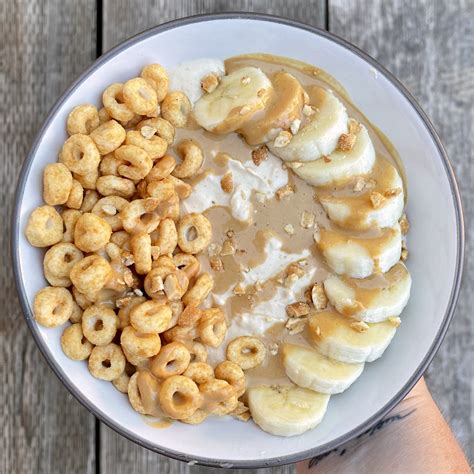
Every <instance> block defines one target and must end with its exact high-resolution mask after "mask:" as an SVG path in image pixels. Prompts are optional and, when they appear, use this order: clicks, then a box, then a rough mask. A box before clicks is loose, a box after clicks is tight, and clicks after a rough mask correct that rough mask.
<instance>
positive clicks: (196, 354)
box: [184, 341, 207, 362]
mask: <svg viewBox="0 0 474 474" xmlns="http://www.w3.org/2000/svg"><path fill="white" fill-rule="evenodd" d="M184 344H185V345H186V347H187V348H188V349H189V353H190V354H191V362H206V361H207V349H206V346H205V345H204V344H202V343H200V342H197V341H186V342H184Z"/></svg>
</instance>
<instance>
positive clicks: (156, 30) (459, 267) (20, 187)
mask: <svg viewBox="0 0 474 474" xmlns="http://www.w3.org/2000/svg"><path fill="white" fill-rule="evenodd" d="M241 19H244V20H253V21H266V22H270V23H278V24H281V25H285V26H291V27H293V28H298V29H301V30H305V31H309V32H311V33H313V34H315V35H317V36H321V37H323V38H325V39H328V40H329V41H332V42H334V43H336V44H338V45H340V46H342V47H344V48H346V49H348V50H349V51H351V52H352V53H354V54H355V55H357V56H359V57H360V58H362V59H363V60H364V61H366V62H367V63H368V64H370V65H371V66H372V67H374V68H375V69H376V70H377V71H378V72H379V73H381V74H383V76H384V77H385V78H386V79H388V80H389V81H390V82H391V83H392V84H393V85H394V86H395V87H396V88H397V89H398V91H399V92H401V93H402V95H403V96H404V97H405V98H406V99H407V100H408V101H409V102H410V104H411V106H412V107H413V108H414V109H415V111H416V112H417V114H418V115H419V117H420V118H421V120H422V122H423V123H424V125H425V127H426V130H427V131H428V133H429V134H430V135H431V137H432V139H433V141H434V143H435V144H436V146H437V148H438V151H439V154H440V156H441V159H442V162H443V166H444V169H445V172H446V175H447V177H448V180H449V184H450V188H451V194H452V197H453V201H454V205H455V212H456V236H457V258H456V273H455V277H454V281H453V286H452V289H451V294H450V299H449V303H448V306H447V309H446V313H445V315H444V318H443V322H442V324H441V327H440V329H439V331H438V333H437V334H436V337H435V338H434V340H433V343H432V344H431V347H430V349H429V350H428V352H427V353H426V355H425V357H424V358H423V361H422V362H421V363H420V365H419V366H418V368H417V369H416V370H415V372H414V373H413V375H412V376H411V377H410V379H409V380H407V382H406V383H405V385H404V386H403V388H402V389H401V390H400V391H399V392H398V393H396V394H395V395H394V396H393V397H392V399H391V400H390V401H389V402H388V403H387V404H386V405H385V406H384V407H383V408H381V409H380V410H379V411H377V412H376V413H375V414H374V415H372V416H371V417H370V418H368V419H367V420H366V421H365V422H364V423H361V424H360V425H359V426H357V427H356V428H354V429H353V430H351V431H349V432H347V433H345V434H344V435H342V436H340V437H338V438H336V439H335V440H333V441H331V442H329V443H326V444H323V445H320V446H317V447H315V448H312V449H309V450H305V451H301V452H299V453H296V454H292V455H288V456H282V457H272V458H268V459H255V460H252V459H250V460H245V461H242V460H234V459H226V460H215V459H212V458H207V457H199V456H189V455H187V454H185V453H183V452H180V451H175V450H171V449H167V448H163V447H161V446H157V445H154V444H152V443H149V442H148V441H146V440H143V439H141V438H139V437H137V436H136V435H135V434H134V433H132V432H131V431H129V430H128V429H127V428H126V427H124V426H122V425H120V424H119V423H117V422H116V421H115V420H113V419H111V418H110V417H109V416H108V415H106V414H105V413H104V412H102V411H101V410H99V409H98V408H97V407H96V406H95V405H94V404H93V403H91V402H90V401H89V400H88V399H87V398H86V397H84V396H83V395H82V394H80V393H78V392H77V391H76V389H75V387H74V386H73V385H72V384H71V383H70V382H69V381H68V379H67V378H66V375H65V372H64V371H63V369H62V368H61V366H60V365H59V364H58V363H57V362H56V361H55V360H54V358H53V356H52V354H51V352H50V351H49V349H48V348H47V347H46V345H45V344H44V343H43V340H42V338H41V336H40V333H39V330H38V327H37V324H36V322H35V321H34V318H33V314H32V311H31V308H30V306H29V304H28V299H27V295H26V292H25V288H24V286H23V279H22V273H21V268H20V254H19V244H18V242H19V235H20V221H19V212H20V202H21V200H22V197H23V194H24V189H25V185H26V181H27V179H28V176H29V171H30V168H31V165H32V163H33V160H34V157H35V155H36V151H37V149H38V146H39V143H40V141H41V138H42V136H43V134H44V132H45V130H46V128H47V127H48V125H49V124H50V122H51V120H52V119H53V117H54V115H55V114H56V112H57V111H58V110H59V109H60V108H61V106H62V104H63V103H64V102H65V101H66V99H67V98H68V97H69V96H70V95H71V94H72V92H74V90H75V89H76V88H77V87H78V86H79V84H81V83H82V82H84V81H85V80H87V78H88V77H89V75H90V74H91V73H92V72H93V71H95V70H96V69H98V68H99V67H100V66H101V65H103V64H105V63H106V62H107V61H109V60H110V59H112V58H113V57H114V56H116V55H117V54H119V53H121V52H123V51H124V50H126V49H127V48H128V47H130V46H132V45H134V44H135V43H137V42H140V41H142V40H144V39H146V38H149V37H151V36H155V35H158V34H160V33H162V32H164V31H167V30H170V29H173V28H176V27H180V26H185V25H190V24H194V23H202V22H208V21H216V20H241ZM11 228H12V231H11V239H10V242H11V254H12V262H13V273H14V277H15V284H16V287H17V292H18V296H19V300H20V304H21V308H22V310H23V314H24V316H25V319H26V322H27V324H28V327H29V329H30V331H31V333H32V334H33V338H34V340H35V342H36V344H37V346H38V348H39V349H40V351H41V353H42V355H43V357H44V358H45V359H46V361H47V362H48V364H49V365H50V367H51V368H52V370H53V372H54V373H55V374H56V376H57V377H58V378H59V380H60V381H61V382H62V383H63V384H64V385H65V387H66V388H67V389H68V390H69V392H70V393H71V394H72V395H73V396H74V397H75V398H76V399H77V400H78V401H79V403H81V404H82V405H83V406H84V407H85V408H86V409H87V410H89V411H90V412H91V413H92V414H94V415H95V416H96V417H97V418H98V419H99V420H100V421H102V422H103V423H105V424H106V425H107V426H109V427H110V428H111V429H113V430H114V431H116V432H117V433H119V434H120V435H122V436H124V437H125V438H127V439H129V440H130V441H133V442H134V443H136V444H138V445H140V446H143V447H144V448H147V449H149V450H151V451H154V452H156V453H158V454H161V455H164V456H168V457H170V458H173V459H177V460H179V461H183V462H186V463H191V464H200V465H203V466H209V467H225V468H235V469H238V468H244V469H258V468H264V467H272V466H282V465H285V464H290V463H295V462H298V461H303V460H306V459H310V458H313V457H316V456H320V455H321V454H324V453H327V452H328V451H331V450H333V449H335V448H337V447H339V446H340V445H342V444H344V443H346V442H348V441H350V440H351V439H354V438H355V437H357V436H359V435H360V434H362V433H364V432H365V431H366V430H369V429H371V428H372V427H373V426H374V425H375V424H376V423H378V422H379V421H380V420H381V419H382V418H383V417H384V416H385V415H386V414H387V413H388V412H389V411H390V410H392V409H393V408H394V407H395V406H396V405H397V404H398V403H399V402H400V401H401V400H402V399H403V398H404V397H405V396H406V395H407V394H408V392H409V391H410V390H411V389H412V388H413V386H414V385H415V384H416V382H417V381H418V380H419V379H420V378H421V376H422V375H423V373H424V372H425V370H426V369H427V367H428V366H429V364H430V362H431V361H432V359H433V357H434V356H435V354H436V352H437V350H438V349H439V347H440V345H441V343H442V341H443V339H444V337H445V335H446V332H447V330H448V327H449V324H450V323H451V320H452V318H453V315H454V311H455V308H456V304H457V300H458V297H459V291H460V286H461V279H462V273H463V264H464V217H463V209H462V201H461V196H460V193H459V188H458V185H457V182H456V178H455V175H454V172H453V168H452V166H451V163H450V161H449V158H448V155H447V153H446V150H445V148H444V146H443V144H442V143H441V140H440V138H439V136H438V134H437V132H436V130H435V128H434V126H433V124H432V123H431V121H430V119H429V118H428V116H427V115H426V113H425V112H424V111H423V109H422V108H421V107H420V105H419V104H418V103H417V101H416V100H415V99H414V97H413V96H412V95H411V94H410V92H408V90H407V89H406V88H405V86H404V85H403V84H402V83H401V82H400V81H399V80H398V79H397V78H396V77H395V76H394V75H393V74H392V73H390V72H389V71H388V70H387V69H385V68H384V67H383V66H381V65H380V64H379V63H378V62H377V61H376V60H375V59H373V58H372V57H371V56H369V55H368V54H367V53H365V52H364V51H362V50H360V49H359V48H358V47H356V46H354V45H353V44H351V43H349V42H348V41H346V40H344V39H342V38H340V37H339V36H337V35H335V34H333V33H330V32H328V31H326V30H322V29H320V28H316V27H314V26H310V25H306V24H304V23H301V22H298V21H294V20H289V19H287V18H283V17H279V16H274V15H268V14H260V13H249V12H233V13H214V14H201V15H194V16H189V17H185V18H180V19H177V20H173V21H170V22H167V23H163V24H161V25H158V26H155V27H152V28H150V29H147V30H145V31H143V32H141V33H138V34H137V35H135V36H133V37H131V38H129V39H128V40H126V41H124V42H122V43H120V44H119V45H117V46H115V47H114V48H112V49H111V50H110V51H108V52H107V53H105V54H103V55H102V56H100V57H99V58H97V60H96V61H95V62H94V63H93V64H92V65H91V66H90V67H89V68H88V69H87V70H86V71H84V72H83V73H82V74H81V75H80V76H79V77H78V79H76V81H75V82H74V83H73V84H72V85H71V86H69V87H68V88H67V89H66V91H65V92H64V93H63V94H62V95H61V97H60V98H59V99H58V100H57V101H56V103H55V104H54V105H53V107H52V108H51V109H50V111H49V113H48V115H47V118H46V120H45V121H44V123H43V125H42V127H41V129H40V130H39V132H38V133H37V135H36V138H35V140H34V142H33V144H32V146H31V148H30V151H29V153H28V156H27V158H26V160H25V162H24V163H23V166H22V169H21V172H20V176H19V179H18V183H17V190H16V193H15V201H14V207H13V212H12V227H11Z"/></svg>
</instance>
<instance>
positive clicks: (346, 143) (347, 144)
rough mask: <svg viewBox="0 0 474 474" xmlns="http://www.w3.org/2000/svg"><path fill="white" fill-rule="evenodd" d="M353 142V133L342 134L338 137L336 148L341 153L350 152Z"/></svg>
mask: <svg viewBox="0 0 474 474" xmlns="http://www.w3.org/2000/svg"><path fill="white" fill-rule="evenodd" d="M355 141H356V136H355V135H354V134H353V133H343V134H342V135H341V136H340V137H339V140H338V142H337V148H338V149H339V150H341V151H351V150H352V147H353V146H354V143H355Z"/></svg>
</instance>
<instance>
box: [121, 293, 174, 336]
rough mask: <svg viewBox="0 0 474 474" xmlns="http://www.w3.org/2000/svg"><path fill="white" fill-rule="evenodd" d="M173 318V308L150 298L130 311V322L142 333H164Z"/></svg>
mask: <svg viewBox="0 0 474 474" xmlns="http://www.w3.org/2000/svg"><path fill="white" fill-rule="evenodd" d="M170 320H171V308H170V307H169V306H168V305H165V304H162V303H160V302H158V301H154V300H149V301H145V302H144V303H141V304H139V305H136V306H134V307H133V308H132V309H131V311H130V324H131V325H132V326H133V327H134V328H135V329H136V330H137V331H139V332H142V333H157V334H159V333H162V332H164V331H165V330H166V329H167V328H168V324H169V322H170Z"/></svg>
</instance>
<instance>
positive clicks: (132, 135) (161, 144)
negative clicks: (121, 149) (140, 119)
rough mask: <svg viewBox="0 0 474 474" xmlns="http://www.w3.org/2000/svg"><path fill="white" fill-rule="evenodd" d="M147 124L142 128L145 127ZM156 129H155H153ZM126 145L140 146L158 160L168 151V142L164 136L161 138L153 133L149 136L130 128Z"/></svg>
mask: <svg viewBox="0 0 474 474" xmlns="http://www.w3.org/2000/svg"><path fill="white" fill-rule="evenodd" d="M145 127H146V126H144V127H143V128H142V130H144V129H145ZM152 130H154V129H152ZM125 144H126V145H134V146H137V147H139V148H142V149H143V150H145V151H146V152H147V153H148V156H149V157H150V158H151V159H152V160H157V159H158V158H161V157H162V156H164V154H165V153H166V149H167V148H168V143H167V142H166V140H165V139H164V138H161V137H160V136H158V135H155V134H153V135H152V136H150V137H149V138H146V137H144V136H143V134H142V133H140V132H137V131H135V130H130V131H129V132H127V138H126V140H125Z"/></svg>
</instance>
